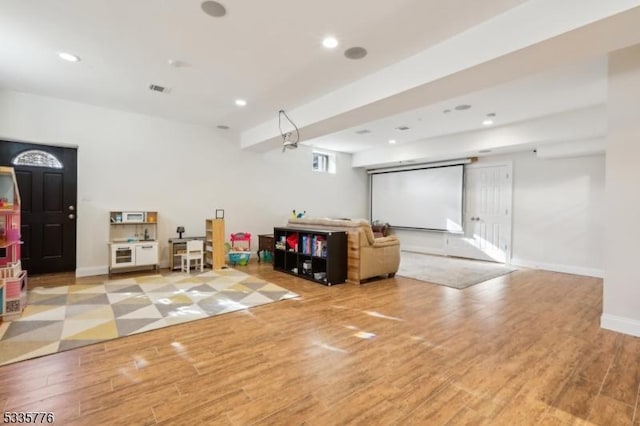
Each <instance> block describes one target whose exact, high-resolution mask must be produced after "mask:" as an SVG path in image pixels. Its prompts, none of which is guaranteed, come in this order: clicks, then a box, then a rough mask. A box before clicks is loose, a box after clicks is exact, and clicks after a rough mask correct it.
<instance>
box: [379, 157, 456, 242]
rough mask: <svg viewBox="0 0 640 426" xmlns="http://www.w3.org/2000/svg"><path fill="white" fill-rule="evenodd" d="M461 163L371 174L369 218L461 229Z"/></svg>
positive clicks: (399, 225)
mask: <svg viewBox="0 0 640 426" xmlns="http://www.w3.org/2000/svg"><path fill="white" fill-rule="evenodd" d="M463 171H464V166H462V165H455V166H445V167H434V168H426V169H416V170H403V171H394V172H382V173H374V174H372V175H371V221H377V220H379V221H381V222H386V223H389V225H391V226H392V227H395V228H414V229H426V230H437V231H447V232H462V195H463V192H462V190H463V188H462V187H463Z"/></svg>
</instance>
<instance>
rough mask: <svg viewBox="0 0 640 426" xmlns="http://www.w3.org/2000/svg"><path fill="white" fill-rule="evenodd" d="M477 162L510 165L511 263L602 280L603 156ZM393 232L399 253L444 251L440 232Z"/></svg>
mask: <svg viewBox="0 0 640 426" xmlns="http://www.w3.org/2000/svg"><path fill="white" fill-rule="evenodd" d="M479 161H480V162H486V163H494V162H505V161H512V162H513V232H512V263H514V264H516V265H520V266H527V267H534V268H540V269H548V270H553V271H560V272H568V273H575V274H582V275H589V276H599V277H601V276H603V270H604V262H603V256H604V248H603V241H604V206H605V203H604V181H605V179H604V174H605V158H604V155H594V156H583V157H575V158H561V159H539V158H537V157H536V155H535V154H534V153H533V151H527V152H520V153H515V154H509V155H501V156H489V157H482V158H480V160H479ZM394 234H396V235H397V236H398V237H399V238H400V240H401V242H402V248H403V249H407V250H414V251H422V252H426V253H433V254H443V253H445V245H444V236H443V234H442V233H436V232H428V231H406V230H398V231H394Z"/></svg>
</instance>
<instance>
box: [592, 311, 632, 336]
mask: <svg viewBox="0 0 640 426" xmlns="http://www.w3.org/2000/svg"><path fill="white" fill-rule="evenodd" d="M600 327H602V328H604V329H607V330H611V331H617V332H619V333H624V334H629V335H631V336H637V337H640V321H638V320H637V319H633V318H625V317H619V316H617V315H611V314H602V316H601V317H600Z"/></svg>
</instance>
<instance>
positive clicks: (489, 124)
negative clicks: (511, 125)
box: [482, 118, 493, 126]
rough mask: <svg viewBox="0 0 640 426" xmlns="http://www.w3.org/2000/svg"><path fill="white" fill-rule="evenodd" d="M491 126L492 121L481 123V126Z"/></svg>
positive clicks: (487, 120)
mask: <svg viewBox="0 0 640 426" xmlns="http://www.w3.org/2000/svg"><path fill="white" fill-rule="evenodd" d="M492 124H493V120H490V119H488V118H487V119H486V120H484V121H483V122H482V125H483V126H491V125H492Z"/></svg>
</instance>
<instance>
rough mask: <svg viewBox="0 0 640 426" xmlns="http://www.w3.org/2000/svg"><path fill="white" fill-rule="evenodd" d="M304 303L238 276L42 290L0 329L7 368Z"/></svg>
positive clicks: (0, 360)
mask: <svg viewBox="0 0 640 426" xmlns="http://www.w3.org/2000/svg"><path fill="white" fill-rule="evenodd" d="M297 296H298V295H297V294H295V293H292V292H290V291H288V290H287V289H285V288H282V287H280V286H277V285H275V284H273V283H269V282H267V281H264V280H261V279H259V278H256V277H253V276H251V275H248V274H245V273H243V272H240V271H237V270H235V269H232V268H228V269H221V270H215V271H207V272H204V273H201V274H198V275H196V274H192V275H187V274H184V273H175V274H171V275H167V276H162V275H151V276H143V277H136V278H126V279H120V280H113V281H111V280H110V281H105V282H104V283H102V284H91V285H79V284H76V285H70V286H62V287H50V288H44V287H38V288H35V289H33V290H29V293H28V302H27V307H26V308H25V310H24V312H23V313H22V316H21V317H20V318H18V319H16V320H14V321H5V322H3V323H2V324H0V365H4V364H9V363H12V362H16V361H21V360H25V359H30V358H35V357H38V356H42V355H48V354H52V353H56V352H61V351H65V350H69V349H73V348H77V347H80V346H85V345H90V344H92V343H97V342H102V341H105V340H109V339H114V338H117V337H121V336H129V335H131V334H136V333H142V332H144V331H149V330H154V329H157V328H161V327H166V326H170V325H175V324H180V323H184V322H188V321H194V320H197V319H201V318H207V317H210V316H213V315H219V314H224V313H227V312H233V311H238V310H241V309H247V308H250V307H253V306H259V305H264V304H267V303H271V302H277V301H279V300H285V299H291V298H294V297H297Z"/></svg>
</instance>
